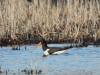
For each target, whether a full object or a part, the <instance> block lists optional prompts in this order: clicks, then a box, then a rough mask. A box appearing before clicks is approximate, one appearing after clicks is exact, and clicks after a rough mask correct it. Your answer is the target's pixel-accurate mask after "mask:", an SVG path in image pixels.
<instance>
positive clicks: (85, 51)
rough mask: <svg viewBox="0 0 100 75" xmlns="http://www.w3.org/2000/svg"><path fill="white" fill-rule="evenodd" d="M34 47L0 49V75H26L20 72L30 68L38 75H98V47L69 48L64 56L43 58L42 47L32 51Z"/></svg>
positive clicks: (99, 58) (99, 63)
mask: <svg viewBox="0 0 100 75" xmlns="http://www.w3.org/2000/svg"><path fill="white" fill-rule="evenodd" d="M65 45H66V44H49V45H48V46H51V47H53V46H58V47H61V46H65ZM34 47H35V46H34V45H26V50H25V45H23V46H21V47H20V50H11V49H12V47H10V46H9V47H3V48H0V66H1V71H2V72H3V73H1V74H0V75H5V73H6V72H5V71H6V70H9V71H7V72H8V73H7V75H26V74H25V73H23V72H21V70H24V69H25V68H27V69H30V68H31V52H32V67H33V68H34V67H35V69H37V70H42V73H41V74H40V75H100V72H99V71H100V47H94V46H93V45H89V46H88V47H83V48H82V47H81V48H71V49H68V50H67V51H66V52H65V54H60V55H49V56H47V57H42V56H43V54H44V53H43V50H42V46H39V47H37V48H36V49H34Z"/></svg>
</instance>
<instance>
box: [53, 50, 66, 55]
mask: <svg viewBox="0 0 100 75" xmlns="http://www.w3.org/2000/svg"><path fill="white" fill-rule="evenodd" d="M65 51H66V50H63V51H57V52H54V53H53V54H62V53H64V52H65Z"/></svg>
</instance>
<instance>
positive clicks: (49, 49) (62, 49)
mask: <svg viewBox="0 0 100 75" xmlns="http://www.w3.org/2000/svg"><path fill="white" fill-rule="evenodd" d="M41 44H42V49H43V50H44V56H48V55H52V54H56V55H57V54H63V53H64V52H65V51H66V50H67V49H70V48H73V46H66V47H48V46H47V42H46V41H45V39H42V41H41V42H40V43H39V44H38V45H36V46H35V48H37V47H38V46H39V45H41ZM35 48H34V49H35Z"/></svg>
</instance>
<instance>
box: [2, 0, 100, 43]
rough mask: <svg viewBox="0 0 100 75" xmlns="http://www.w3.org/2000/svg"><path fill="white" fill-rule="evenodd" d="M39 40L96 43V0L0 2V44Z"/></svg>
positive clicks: (99, 0) (99, 25) (99, 14)
mask: <svg viewBox="0 0 100 75" xmlns="http://www.w3.org/2000/svg"><path fill="white" fill-rule="evenodd" d="M41 38H45V39H46V40H47V41H51V42H78V43H80V42H83V41H85V42H87V41H88V42H90V43H93V42H94V43H99V42H100V0H3V1H2V0H1V1H0V39H1V42H0V43H1V44H2V42H3V41H5V40H6V42H8V43H10V42H14V41H15V42H21V41H25V40H34V41H38V40H39V39H41ZM2 40H3V41H2ZM34 41H33V42H34Z"/></svg>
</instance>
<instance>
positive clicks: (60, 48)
mask: <svg viewBox="0 0 100 75" xmlns="http://www.w3.org/2000/svg"><path fill="white" fill-rule="evenodd" d="M69 48H72V46H67V47H49V49H50V50H49V53H50V54H52V53H53V52H56V51H61V50H66V49H69Z"/></svg>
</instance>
